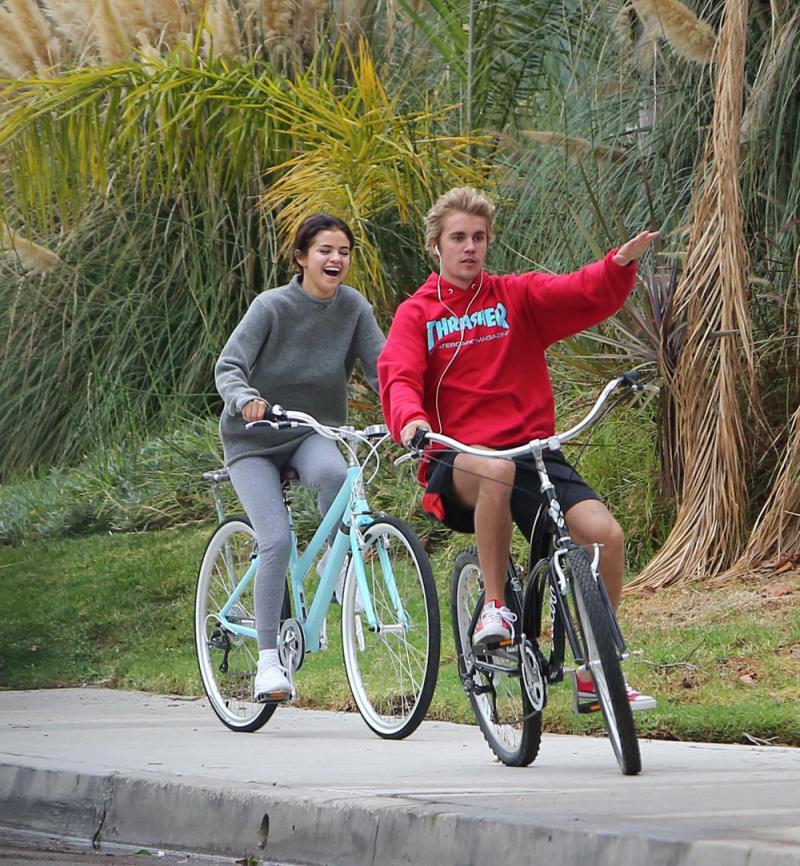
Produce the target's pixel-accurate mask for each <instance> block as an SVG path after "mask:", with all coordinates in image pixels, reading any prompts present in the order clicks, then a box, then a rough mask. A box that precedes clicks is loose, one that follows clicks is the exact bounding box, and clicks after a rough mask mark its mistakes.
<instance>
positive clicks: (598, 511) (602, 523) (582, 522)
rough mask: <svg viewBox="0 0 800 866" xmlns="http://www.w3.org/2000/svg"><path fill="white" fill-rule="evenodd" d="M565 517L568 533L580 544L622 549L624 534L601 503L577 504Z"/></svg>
mask: <svg viewBox="0 0 800 866" xmlns="http://www.w3.org/2000/svg"><path fill="white" fill-rule="evenodd" d="M566 517H567V523H568V524H569V528H570V531H571V532H572V534H573V536H574V537H575V539H576V541H579V542H580V543H581V544H593V543H597V544H602V545H603V546H604V547H607V548H610V549H616V550H622V549H623V547H624V545H625V533H624V532H623V530H622V527H621V526H620V525H619V523H617V521H616V519H615V518H614V516H613V515H612V514H611V512H610V511H609V510H608V509H607V508H606V507H605V505H603V503H602V502H597V501H595V500H585V501H583V502H579V503H577V505H574V506H573V507H572V508H570V509H569V511H568V512H567V515H566Z"/></svg>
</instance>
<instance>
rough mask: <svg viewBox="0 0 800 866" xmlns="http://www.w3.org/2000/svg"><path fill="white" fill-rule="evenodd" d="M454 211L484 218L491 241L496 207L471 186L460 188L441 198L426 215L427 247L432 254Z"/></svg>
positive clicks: (487, 234)
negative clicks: (445, 224)
mask: <svg viewBox="0 0 800 866" xmlns="http://www.w3.org/2000/svg"><path fill="white" fill-rule="evenodd" d="M453 211H458V212H459V213H467V214H472V215H473V216H481V217H483V218H484V219H485V220H486V236H487V239H491V236H492V217H493V216H494V205H493V204H492V203H491V202H490V201H489V199H488V198H486V196H485V195H483V194H482V193H479V192H478V191H477V190H476V189H473V188H472V187H471V186H459V187H456V188H455V189H451V190H448V191H447V192H446V193H444V195H441V196H439V199H438V200H437V202H436V204H434V206H433V207H432V208H431V209H430V210H429V211H428V213H427V214H425V246H426V247H427V248H428V250H429V251H430V252H431V253H433V247H434V244H437V243H438V242H439V238H440V237H441V235H442V229H443V227H444V221H445V219H446V217H447V216H448V215H449V214H450V213H452V212H453Z"/></svg>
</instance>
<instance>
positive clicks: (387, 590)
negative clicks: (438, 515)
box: [195, 406, 440, 739]
mask: <svg viewBox="0 0 800 866" xmlns="http://www.w3.org/2000/svg"><path fill="white" fill-rule="evenodd" d="M260 424H269V425H271V426H273V427H276V428H278V429H282V428H286V427H298V426H305V427H309V428H311V429H313V430H315V431H316V432H317V433H319V434H320V435H323V436H327V437H329V438H332V439H336V440H338V441H339V442H341V443H342V445H343V446H344V448H345V450H346V452H347V455H348V463H349V465H348V469H347V476H346V478H345V481H344V483H343V484H342V487H341V489H340V490H339V493H338V494H337V496H336V499H335V500H334V502H333V503H332V505H331V506H330V508H329V510H328V513H327V514H326V515H325V516H324V518H323V519H322V522H321V523H320V525H319V527H318V529H317V530H316V532H315V533H314V536H313V538H312V539H311V541H310V542H309V544H308V547H307V548H306V549H305V550H304V551H303V552H302V553H301V552H300V551H299V550H298V544H297V536H296V534H295V532H294V529H293V528H292V548H291V559H290V563H289V574H288V575H287V592H286V594H285V597H284V604H283V611H282V616H281V619H282V624H281V628H280V632H279V635H278V653H279V656H280V659H281V663H282V664H283V666H284V667H285V668H286V669H287V671H288V672H289V679H290V681H291V682H292V686H293V690H294V676H295V674H296V673H297V671H299V670H300V668H301V667H302V665H303V661H304V659H305V656H306V653H309V652H317V651H319V650H324V649H326V648H327V645H328V640H327V614H328V611H329V607H330V605H331V601H332V596H333V591H334V587H335V586H336V583H337V579H338V577H339V574H340V571H341V570H342V568H343V567H346V569H347V573H346V578H345V581H344V590H343V594H342V607H341V627H342V648H343V655H344V666H345V670H346V672H347V679H348V683H349V685H350V691H351V693H352V695H353V700H354V701H355V704H356V706H357V707H358V710H359V712H360V713H361V716H362V717H363V719H364V721H365V722H366V723H367V725H368V726H369V727H370V728H371V729H372V730H373V731H374V732H375V733H376V734H378V736H380V737H385V738H388V739H401V738H403V737H407V736H408V735H409V734H410V733H412V731H414V730H415V729H416V728H417V726H418V725H419V724H420V722H421V721H422V719H423V718H424V717H425V714H426V712H427V711H428V707H429V706H430V702H431V698H432V697H433V691H434V688H435V687H436V678H437V675H438V670H439V652H440V623H439V602H438V598H437V595H436V587H435V584H434V580H433V574H432V572H431V567H430V563H429V561H428V558H427V556H426V554H425V551H424V550H423V547H422V544H421V543H420V541H419V539H418V538H417V536H416V535H415V533H414V531H413V530H412V529H411V527H410V526H408V525H407V524H406V523H404V522H403V521H402V520H398V519H396V518H394V517H387V516H385V515H383V514H377V515H376V514H373V513H372V511H371V510H370V507H369V505H368V503H367V499H366V486H367V485H368V483H369V482H370V481H371V480H372V478H374V475H375V472H373V473H372V475H371V476H370V477H369V478H366V479H365V477H364V475H365V473H364V470H365V466H367V465H368V464H369V463H370V461H371V460H374V461H375V464H376V469H375V471H377V465H378V448H379V446H380V445H381V444H382V443H383V442H384V441H386V439H387V438H388V433H387V431H386V428H385V427H384V426H383V425H374V426H371V427H367V428H366V429H364V430H355V429H354V428H352V427H338V428H337V427H328V426H325V425H323V424H320V423H319V422H318V421H317V420H316V419H315V418H313V417H312V416H310V415H307V414H306V413H304V412H291V411H285V410H283V409H281V408H280V407H279V406H272V407H271V409H270V413H269V416H268V419H267V420H265V421H257V422H254V424H253V425H249V426H256V425H260ZM361 454H364V457H363V459H361ZM203 477H204V478H206V479H207V480H208V481H210V482H211V484H212V487H213V493H214V499H215V502H216V506H217V513H218V517H219V519H220V523H219V526H218V527H217V529H216V530H215V532H214V534H213V535H212V536H211V538H210V540H209V542H208V545H207V547H206V551H205V554H204V555H203V559H202V562H201V563H200V570H199V574H198V578H197V592H196V599H195V644H196V650H197V660H198V666H199V668H200V676H201V678H202V681H203V687H204V688H205V691H206V694H207V695H208V699H209V702H210V703H211V707H212V709H213V710H214V712H215V713H216V714H217V716H218V717H219V719H220V720H221V721H222V723H223V724H224V725H226V726H227V727H228V728H230V729H231V730H233V731H242V732H245V731H256V730H258V729H259V728H261V727H262V726H263V725H264V724H266V722H267V721H268V720H269V719H270V718H271V716H272V714H273V713H274V712H275V709H276V704H274V703H260V702H256V701H255V700H254V694H253V686H254V681H255V673H256V668H257V662H258V646H257V643H256V630H255V614H254V605H253V585H254V577H255V573H256V567H257V560H258V545H257V542H256V538H255V532H254V531H253V528H252V526H251V525H250V521H249V519H248V518H247V517H246V516H241V515H239V516H234V517H228V518H226V517H225V515H224V512H223V508H222V501H221V498H220V495H219V485H220V484H222V483H224V482H227V481H228V480H229V479H228V473H227V471H226V470H218V471H215V472H207V473H205V474H204V476H203ZM294 477H295V478H296V475H295V476H294ZM292 480H294V479H293V478H292V471H290V472H285V473H284V502H285V503H286V507H287V509H288V511H289V521H290V524H291V522H292V521H291V502H290V482H291V481H292ZM336 527H338V531H337V532H336V535H335V539H334V541H333V543H332V545H331V548H330V552H329V554H328V556H327V557H326V558H325V561H324V566H323V567H322V573H321V577H320V581H319V585H318V586H317V589H316V592H315V593H314V595H313V598H311V599H310V604H309V599H308V598H307V587H306V581H307V577H308V575H309V573H310V572H311V570H312V568H313V567H314V564H315V562H317V561H318V560H319V557H320V554H322V553H323V551H324V550H325V549H326V545H327V543H328V538H329V536H330V535H331V533H332V532H333V530H334V528H336Z"/></svg>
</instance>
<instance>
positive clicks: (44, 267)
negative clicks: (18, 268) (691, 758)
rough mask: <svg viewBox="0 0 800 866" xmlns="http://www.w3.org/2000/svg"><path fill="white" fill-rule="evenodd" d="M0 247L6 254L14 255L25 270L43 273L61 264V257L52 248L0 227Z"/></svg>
mask: <svg viewBox="0 0 800 866" xmlns="http://www.w3.org/2000/svg"><path fill="white" fill-rule="evenodd" d="M0 247H1V248H3V249H4V250H5V255H6V256H15V257H16V258H17V259H18V260H19V263H20V264H21V265H22V267H23V268H25V270H26V271H39V272H40V273H43V272H44V271H49V270H52V269H53V268H55V267H56V266H57V265H60V264H61V259H60V258H59V257H58V256H57V255H56V254H55V253H54V252H53V251H52V250H48V249H47V248H46V247H43V246H40V245H39V244H35V243H33V241H28V240H25V238H23V237H21V236H20V235H18V234H17V233H16V232H12V231H9V230H8V229H0Z"/></svg>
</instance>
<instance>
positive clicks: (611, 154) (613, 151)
mask: <svg viewBox="0 0 800 866" xmlns="http://www.w3.org/2000/svg"><path fill="white" fill-rule="evenodd" d="M522 134H523V135H524V136H525V137H526V138H532V139H533V140H534V141H538V142H540V143H541V144H546V145H549V146H550V147H563V148H565V149H566V151H567V153H569V154H571V155H572V156H594V157H595V159H598V160H601V161H608V162H618V161H619V160H622V159H625V157H626V156H627V155H628V152H627V151H626V150H624V149H623V148H621V147H608V146H607V145H605V144H592V142H591V141H587V140H586V139H585V138H577V137H576V136H572V135H564V133H563V132H548V131H545V130H534V129H526V130H523V132H522Z"/></svg>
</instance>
